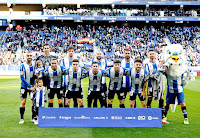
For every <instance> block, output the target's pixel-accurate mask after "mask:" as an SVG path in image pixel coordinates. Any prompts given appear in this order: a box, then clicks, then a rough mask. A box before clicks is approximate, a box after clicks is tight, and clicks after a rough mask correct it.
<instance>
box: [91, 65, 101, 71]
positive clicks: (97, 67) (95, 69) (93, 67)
mask: <svg viewBox="0 0 200 138" xmlns="http://www.w3.org/2000/svg"><path fill="white" fill-rule="evenodd" d="M98 69H99V65H98V64H93V65H92V70H93V71H95V72H96V71H98Z"/></svg>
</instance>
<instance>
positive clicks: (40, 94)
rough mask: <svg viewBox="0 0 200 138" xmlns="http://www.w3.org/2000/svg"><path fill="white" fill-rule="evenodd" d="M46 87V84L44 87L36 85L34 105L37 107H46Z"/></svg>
mask: <svg viewBox="0 0 200 138" xmlns="http://www.w3.org/2000/svg"><path fill="white" fill-rule="evenodd" d="M46 94H47V92H46V88H45V87H44V86H42V87H36V90H35V92H34V94H33V95H34V106H36V107H44V105H45V104H44V101H46V100H47V97H46Z"/></svg>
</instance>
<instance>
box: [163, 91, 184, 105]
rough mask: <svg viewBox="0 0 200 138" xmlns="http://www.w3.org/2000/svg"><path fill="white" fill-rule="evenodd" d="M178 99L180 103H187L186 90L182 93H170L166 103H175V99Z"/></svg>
mask: <svg viewBox="0 0 200 138" xmlns="http://www.w3.org/2000/svg"><path fill="white" fill-rule="evenodd" d="M176 97H177V99H178V104H180V103H185V98H184V92H181V93H169V92H167V95H166V103H167V104H175V99H176Z"/></svg>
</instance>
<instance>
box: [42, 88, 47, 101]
mask: <svg viewBox="0 0 200 138" xmlns="http://www.w3.org/2000/svg"><path fill="white" fill-rule="evenodd" d="M43 92H44V102H45V103H46V102H47V91H46V89H45V88H44V89H43Z"/></svg>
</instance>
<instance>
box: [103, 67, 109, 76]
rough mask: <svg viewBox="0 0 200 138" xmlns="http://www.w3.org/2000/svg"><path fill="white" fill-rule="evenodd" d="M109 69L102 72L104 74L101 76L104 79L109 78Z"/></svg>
mask: <svg viewBox="0 0 200 138" xmlns="http://www.w3.org/2000/svg"><path fill="white" fill-rule="evenodd" d="M110 69H111V68H109V69H106V70H105V71H104V73H103V76H104V77H110Z"/></svg>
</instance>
